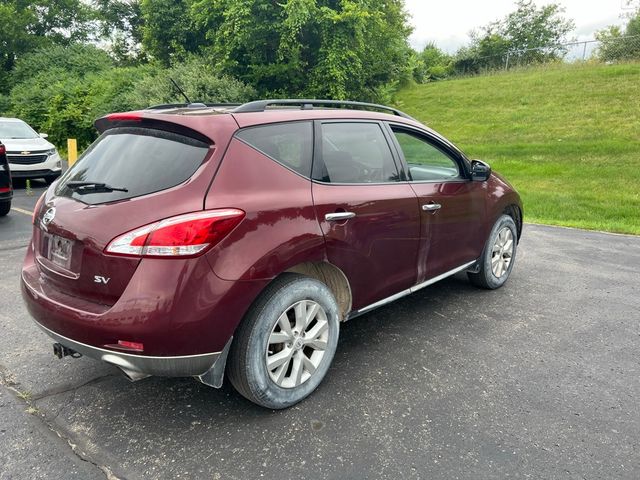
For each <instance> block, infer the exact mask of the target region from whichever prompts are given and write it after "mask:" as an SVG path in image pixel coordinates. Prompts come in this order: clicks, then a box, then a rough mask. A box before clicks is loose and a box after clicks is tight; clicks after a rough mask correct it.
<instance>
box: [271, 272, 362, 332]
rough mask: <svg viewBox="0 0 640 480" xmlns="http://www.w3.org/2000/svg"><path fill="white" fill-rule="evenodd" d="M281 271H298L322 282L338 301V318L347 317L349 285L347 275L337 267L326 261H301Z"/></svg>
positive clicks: (349, 295) (350, 298)
mask: <svg viewBox="0 0 640 480" xmlns="http://www.w3.org/2000/svg"><path fill="white" fill-rule="evenodd" d="M282 273H299V274H302V275H306V276H308V277H311V278H315V279H316V280H319V281H321V282H322V283H324V284H325V285H326V286H327V287H329V289H330V290H331V292H332V293H333V296H334V297H335V298H336V302H338V307H339V308H340V320H341V321H344V320H345V319H346V318H347V315H348V314H349V312H350V311H351V306H352V296H351V286H350V285H349V280H348V279H347V276H346V275H345V274H344V272H343V271H342V270H340V269H339V268H338V267H336V266H335V265H333V264H332V263H329V262H327V261H317V262H302V263H299V264H297V265H294V266H292V267H290V268H288V269H287V270H285V271H284V272H282Z"/></svg>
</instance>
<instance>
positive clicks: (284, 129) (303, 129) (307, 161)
mask: <svg viewBox="0 0 640 480" xmlns="http://www.w3.org/2000/svg"><path fill="white" fill-rule="evenodd" d="M236 137H237V138H239V139H240V140H242V141H243V142H245V143H248V144H249V145H251V146H252V147H253V148H255V149H256V150H259V151H260V152H262V153H264V154H265V155H267V156H269V157H271V158H273V159H274V160H276V161H277V162H278V163H281V164H282V165H284V166H286V167H288V168H290V169H291V170H293V171H295V172H298V173H299V174H300V175H303V176H305V177H307V178H308V177H310V176H311V157H312V155H313V129H312V125H311V122H292V123H278V124H273V125H262V126H259V127H251V128H247V129H245V130H242V131H240V132H238V133H237V134H236Z"/></svg>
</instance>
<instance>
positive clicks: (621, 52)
mask: <svg viewBox="0 0 640 480" xmlns="http://www.w3.org/2000/svg"><path fill="white" fill-rule="evenodd" d="M586 61H600V62H609V63H612V62H628V61H640V35H635V36H626V37H623V36H620V37H607V38H601V39H597V40H585V41H576V42H570V43H564V44H560V45H551V46H547V47H541V48H527V49H522V50H509V51H506V52H502V53H500V54H497V55H485V56H477V57H476V56H469V57H468V58H464V57H462V58H458V59H456V60H455V62H454V69H455V71H456V72H457V73H459V74H460V73H462V74H464V73H479V72H482V71H487V70H506V69H509V68H515V67H523V66H529V65H539V64H544V63H549V62H565V63H575V62H586Z"/></svg>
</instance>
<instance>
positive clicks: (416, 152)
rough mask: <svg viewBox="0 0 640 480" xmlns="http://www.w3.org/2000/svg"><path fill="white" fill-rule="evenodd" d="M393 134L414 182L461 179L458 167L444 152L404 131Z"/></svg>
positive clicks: (395, 131)
mask: <svg viewBox="0 0 640 480" xmlns="http://www.w3.org/2000/svg"><path fill="white" fill-rule="evenodd" d="M393 133H394V134H395V136H396V139H397V140H398V143H399V144H400V148H402V153H403V154H404V158H405V160H406V162H407V164H408V166H409V173H410V175H411V179H412V180H414V181H443V180H451V179H454V178H458V177H459V175H460V172H459V170H458V165H457V164H456V162H455V161H454V160H453V159H452V158H451V157H449V155H447V154H446V153H444V152H443V151H442V150H440V149H439V148H437V147H436V146H434V145H432V144H430V143H429V142H427V141H425V140H423V139H422V138H420V137H418V136H417V135H413V134H411V133H408V132H405V131H403V130H394V132H393Z"/></svg>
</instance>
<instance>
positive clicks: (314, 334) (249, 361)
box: [227, 273, 340, 409]
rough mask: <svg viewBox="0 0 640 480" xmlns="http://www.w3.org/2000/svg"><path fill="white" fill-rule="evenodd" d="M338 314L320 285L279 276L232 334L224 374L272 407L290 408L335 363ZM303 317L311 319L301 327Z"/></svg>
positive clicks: (245, 393) (243, 391)
mask: <svg viewBox="0 0 640 480" xmlns="http://www.w3.org/2000/svg"><path fill="white" fill-rule="evenodd" d="M338 312H339V310H338V304H337V302H336V300H335V298H334V296H333V294H332V293H331V291H330V290H329V288H328V287H327V286H326V285H325V284H324V283H322V282H320V281H318V280H315V279H313V278H309V277H306V276H304V275H299V274H295V273H285V274H283V275H281V276H280V277H278V278H277V279H276V280H274V281H273V283H271V284H270V285H269V286H268V287H267V288H266V289H265V291H264V292H263V293H262V294H261V295H260V297H259V298H258V300H256V302H255V303H254V305H253V306H252V307H251V309H250V310H249V312H248V313H247V315H246V316H245V318H244V319H243V321H242V323H241V324H240V326H239V327H238V330H237V331H236V333H235V337H234V340H233V344H232V345H231V350H230V352H229V361H228V363H227V376H228V378H229V380H230V381H231V383H232V384H233V386H234V387H235V389H236V390H237V391H238V392H239V393H240V394H241V395H242V396H244V397H245V398H247V399H248V400H251V401H252V402H254V403H256V404H258V405H261V406H263V407H267V408H272V409H282V408H287V407H290V406H291V405H294V404H296V403H298V402H300V401H301V400H303V399H304V398H306V397H307V396H309V395H310V394H311V393H312V392H313V391H314V390H315V389H316V388H317V387H318V385H319V384H320V382H321V381H322V379H323V378H324V376H325V375H326V373H327V371H328V370H329V366H330V365H331V361H332V360H333V356H334V354H335V351H336V347H337V345H338V335H339V329H340V326H339V313H338ZM305 313H306V314H305ZM311 315H313V316H312V317H311ZM307 316H309V317H311V320H310V321H309V323H308V324H307V326H306V328H303V324H302V323H298V319H300V321H301V322H302V321H303V320H301V319H302V318H303V317H307ZM287 326H288V327H289V333H288V332H287V331H286V330H287ZM296 331H297V332H298V334H296V333H295V332H296ZM303 332H304V333H305V335H304V336H303V335H302V333H303ZM270 340H271V343H269V341H270ZM287 357H288V358H289V360H286V359H287ZM302 357H304V358H306V360H305V359H304V358H302ZM268 362H269V364H270V366H271V369H270V368H269V367H268ZM298 372H299V373H300V374H299V375H296V373H298Z"/></svg>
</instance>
